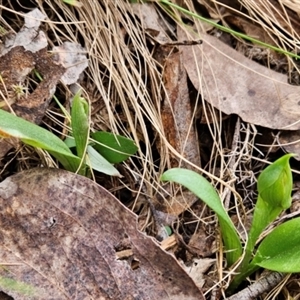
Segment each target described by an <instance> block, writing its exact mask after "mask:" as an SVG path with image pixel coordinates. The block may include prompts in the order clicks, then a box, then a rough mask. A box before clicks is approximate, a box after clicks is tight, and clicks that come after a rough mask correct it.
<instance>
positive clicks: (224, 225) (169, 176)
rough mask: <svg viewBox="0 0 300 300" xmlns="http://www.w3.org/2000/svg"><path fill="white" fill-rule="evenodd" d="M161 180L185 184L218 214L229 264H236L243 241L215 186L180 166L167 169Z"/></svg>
mask: <svg viewBox="0 0 300 300" xmlns="http://www.w3.org/2000/svg"><path fill="white" fill-rule="evenodd" d="M161 180H163V181H174V182H176V183H179V184H181V185H183V186H185V187H186V188H188V189H189V190H190V191H191V192H193V193H194V194H195V195H196V196H197V197H199V198H200V199H201V200H202V201H203V202H205V203H206V204H207V205H208V206H209V207H210V208H211V209H212V210H213V211H214V212H215V213H216V214H217V216H218V219H219V223H220V228H221V234H222V238H223V241H224V245H225V248H226V250H227V251H228V252H227V253H226V258H227V262H228V265H229V266H231V265H232V264H234V263H235V262H236V261H237V260H238V258H239V257H240V256H241V254H242V246H241V242H240V239H239V236H238V234H237V231H236V229H235V227H234V225H233V223H232V221H231V219H230V217H229V216H228V214H227V212H226V210H225V209H224V207H223V205H222V202H221V200H220V197H219V195H218V194H217V192H216V191H215V189H214V188H213V186H212V185H211V184H210V183H209V182H208V181H207V180H206V179H205V178H204V177H203V176H201V175H199V174H197V173H196V172H194V171H191V170H186V169H180V168H174V169H170V170H168V171H166V172H165V173H164V174H163V175H162V177H161Z"/></svg>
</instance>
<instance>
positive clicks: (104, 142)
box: [92, 131, 138, 164]
mask: <svg viewBox="0 0 300 300" xmlns="http://www.w3.org/2000/svg"><path fill="white" fill-rule="evenodd" d="M92 138H93V139H94V140H96V141H97V142H98V143H96V144H95V145H94V148H95V149H96V150H97V151H98V152H99V153H100V154H101V155H102V156H103V157H104V158H106V159H107V160H108V161H109V162H110V163H113V164H116V163H120V162H122V161H124V160H126V159H127V158H128V157H130V156H131V155H133V154H134V153H136V151H137V150H138V147H137V146H136V145H135V143H134V142H133V141H132V140H130V139H128V138H126V137H124V136H120V135H116V134H113V133H110V132H104V131H97V132H94V133H92ZM99 143H100V144H99Z"/></svg>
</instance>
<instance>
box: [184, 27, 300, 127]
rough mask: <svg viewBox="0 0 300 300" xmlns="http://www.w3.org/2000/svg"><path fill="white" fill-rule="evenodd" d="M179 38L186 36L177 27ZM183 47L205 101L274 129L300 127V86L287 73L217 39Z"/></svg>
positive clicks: (204, 36)
mask: <svg viewBox="0 0 300 300" xmlns="http://www.w3.org/2000/svg"><path fill="white" fill-rule="evenodd" d="M178 38H179V40H185V39H187V36H186V33H185V32H184V31H183V30H182V29H180V28H178ZM201 39H202V40H203V43H202V44H201V45H197V46H181V47H180V49H181V51H182V54H183V61H184V66H185V69H186V71H187V73H188V76H189V78H190V80H191V81H192V83H193V85H194V86H195V88H196V89H197V90H198V91H199V92H200V93H201V95H202V96H203V97H204V98H205V100H206V101H208V102H209V103H211V104H212V105H213V106H215V107H216V108H218V109H219V110H221V111H222V112H224V113H226V114H237V115H239V116H240V117H241V118H242V119H243V120H244V121H246V122H249V123H253V124H256V125H261V126H264V127H268V128H272V129H286V130H296V129H300V96H299V95H300V87H299V86H292V85H289V84H287V76H286V75H283V74H279V73H277V72H275V71H272V70H269V69H268V68H266V67H263V66H261V65H259V64H258V63H256V62H254V61H251V60H250V59H247V58H246V57H244V56H243V55H242V54H241V53H238V52H237V51H235V50H234V49H232V48H230V47H229V46H227V45H225V44H224V43H222V42H221V41H219V40H218V39H217V38H215V37H213V36H209V35H207V34H204V33H201Z"/></svg>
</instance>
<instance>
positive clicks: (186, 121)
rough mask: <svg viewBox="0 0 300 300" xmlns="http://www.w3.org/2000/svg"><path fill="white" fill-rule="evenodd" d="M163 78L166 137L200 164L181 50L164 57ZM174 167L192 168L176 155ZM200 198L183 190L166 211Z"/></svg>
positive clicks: (177, 212)
mask: <svg viewBox="0 0 300 300" xmlns="http://www.w3.org/2000/svg"><path fill="white" fill-rule="evenodd" d="M164 61H165V64H164V73H163V80H164V85H165V90H166V96H167V97H166V98H165V99H164V102H163V105H162V109H161V118H162V124H163V127H164V132H165V136H166V139H167V140H168V142H169V143H170V145H172V146H173V148H174V149H175V150H176V151H177V152H178V153H180V154H181V155H182V156H183V157H184V158H186V159H187V160H188V161H189V162H191V163H193V164H195V165H200V161H201V160H200V151H199V144H198V138H197V134H196V131H195V128H194V121H193V107H192V105H191V101H190V97H189V89H188V83H187V74H186V71H185V69H184V66H183V62H182V54H181V53H180V52H176V51H175V52H173V53H171V54H169V55H168V56H167V58H166V59H165V60H164ZM171 163H172V165H171V167H173V168H175V167H182V168H188V169H191V166H190V165H189V164H187V163H185V162H182V161H179V160H178V158H175V157H173V159H172V161H171ZM195 201H197V198H196V197H195V196H194V194H192V193H190V192H188V191H183V192H182V193H178V194H177V195H176V200H175V201H170V202H169V203H168V205H167V207H166V211H167V212H168V213H170V214H172V215H180V214H181V213H182V212H184V211H185V210H186V209H188V208H189V207H190V206H191V205H192V204H194V203H195Z"/></svg>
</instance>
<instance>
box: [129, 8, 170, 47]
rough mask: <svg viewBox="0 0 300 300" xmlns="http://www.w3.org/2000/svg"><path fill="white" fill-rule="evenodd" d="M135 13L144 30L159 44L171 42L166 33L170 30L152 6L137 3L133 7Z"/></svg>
mask: <svg viewBox="0 0 300 300" xmlns="http://www.w3.org/2000/svg"><path fill="white" fill-rule="evenodd" d="M131 8H132V10H133V12H134V13H135V14H136V15H137V16H138V17H139V18H140V20H141V23H142V27H143V29H144V30H145V31H146V32H147V33H149V34H150V35H151V36H152V37H153V38H154V39H155V40H156V41H158V42H159V43H162V44H164V43H167V42H169V41H170V38H169V37H168V34H167V33H166V31H167V30H168V29H167V28H166V26H165V24H164V23H163V22H162V19H161V18H160V17H159V16H158V14H157V12H156V10H155V7H154V6H153V5H152V4H146V3H142V4H139V3H135V4H132V5H131Z"/></svg>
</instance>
